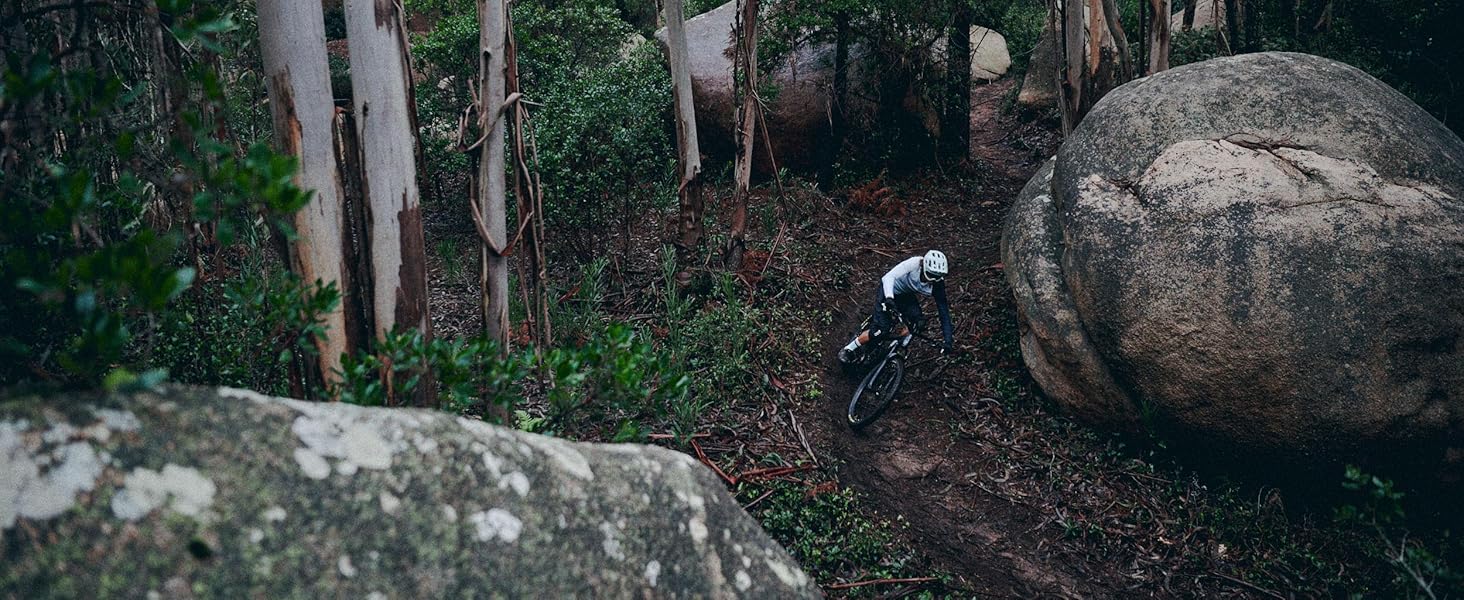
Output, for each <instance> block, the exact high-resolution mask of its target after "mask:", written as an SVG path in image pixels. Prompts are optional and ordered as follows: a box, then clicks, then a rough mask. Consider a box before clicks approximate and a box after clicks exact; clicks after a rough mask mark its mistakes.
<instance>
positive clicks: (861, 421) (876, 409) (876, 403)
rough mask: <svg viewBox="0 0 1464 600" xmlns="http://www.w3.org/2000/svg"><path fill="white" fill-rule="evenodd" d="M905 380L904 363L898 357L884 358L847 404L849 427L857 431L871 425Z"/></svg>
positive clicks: (866, 377)
mask: <svg viewBox="0 0 1464 600" xmlns="http://www.w3.org/2000/svg"><path fill="white" fill-rule="evenodd" d="M904 379H905V361H904V359H902V358H900V357H899V356H891V357H889V358H886V359H885V360H884V361H882V362H881V363H880V364H877V365H875V366H874V368H873V369H870V370H869V373H868V374H867V375H865V376H864V380H863V381H861V382H859V387H858V388H857V389H855V390H854V398H853V400H851V401H850V402H849V413H848V417H849V427H851V428H853V429H855V430H858V429H863V428H864V427H865V426H866V425H869V424H870V423H873V422H874V420H875V419H878V418H879V416H880V415H882V414H884V411H885V409H887V408H889V407H890V404H891V403H892V402H893V401H894V399H895V394H897V393H899V391H900V383H901V382H902V381H904Z"/></svg>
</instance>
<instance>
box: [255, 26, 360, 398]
mask: <svg viewBox="0 0 1464 600" xmlns="http://www.w3.org/2000/svg"><path fill="white" fill-rule="evenodd" d="M257 10H258V16H259V33H260V50H261V53H262V55H263V59H264V71H265V81H266V85H267V87H268V89H269V95H270V113H271V115H272V116H273V120H274V131H275V144H276V145H277V147H278V148H279V150H280V151H281V152H284V153H288V154H291V155H293V156H295V157H297V158H298V159H299V160H300V170H299V172H298V173H297V174H296V176H295V183H296V185H298V186H299V187H300V188H301V189H304V190H308V191H312V192H314V197H313V198H312V199H311V201H310V203H309V204H308V205H306V206H305V208H303V209H301V210H300V211H298V212H296V213H295V215H294V217H293V219H294V223H293V224H294V227H295V232H296V233H297V234H298V235H299V238H298V239H296V240H295V241H294V242H293V243H291V244H290V246H289V263H290V269H291V270H292V271H294V272H295V273H296V274H297V275H299V276H300V278H301V279H302V280H304V281H305V282H307V283H308V282H316V283H317V284H318V285H321V286H325V285H329V284H331V283H334V284H336V288H337V289H338V290H339V291H340V292H341V296H342V300H343V302H342V303H341V304H339V305H337V306H336V308H335V309H333V310H331V311H329V312H327V313H326V314H324V315H322V317H323V319H324V321H325V333H324V335H322V336H320V337H318V338H316V339H315V349H316V351H317V353H318V357H317V358H316V360H315V361H314V363H313V364H312V365H310V368H308V369H307V377H306V378H307V381H308V382H309V383H310V384H312V385H311V386H309V387H316V386H320V385H321V384H327V385H328V384H331V383H334V382H335V381H337V380H338V375H337V373H338V372H339V370H340V365H341V355H342V354H343V353H347V352H351V351H352V350H354V347H353V346H351V345H350V344H349V342H348V340H347V337H346V327H345V313H344V312H343V310H342V307H343V306H344V304H345V302H344V298H345V296H347V295H349V294H352V293H354V291H355V290H352V289H349V288H348V287H347V278H346V276H345V260H344V256H343V254H344V248H345V244H346V243H347V240H346V238H345V237H344V235H343V217H342V215H343V208H344V206H343V205H344V194H343V190H342V186H341V178H340V170H339V168H338V165H337V163H336V154H335V139H334V137H335V136H334V135H333V132H332V129H333V125H334V121H335V105H334V103H333V102H332V99H331V90H330V69H329V67H328V66H327V65H326V53H325V20H324V16H323V15H322V13H321V7H320V5H319V4H314V3H309V2H306V3H299V2H290V1H286V0H259V2H258V4H257ZM307 389H308V388H307Z"/></svg>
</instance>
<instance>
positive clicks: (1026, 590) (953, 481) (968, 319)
mask: <svg viewBox="0 0 1464 600" xmlns="http://www.w3.org/2000/svg"><path fill="white" fill-rule="evenodd" d="M1011 85H1012V84H1011V83H1010V81H1001V82H998V83H995V84H991V85H982V86H978V87H977V88H976V93H975V94H973V98H972V105H973V123H972V158H973V160H974V161H976V168H977V169H979V170H981V171H984V173H982V175H981V177H982V181H983V183H984V184H985V185H983V186H981V187H980V190H981V192H980V193H979V194H973V195H970V196H967V197H962V198H938V197H916V198H910V199H908V200H906V204H907V207H908V209H909V214H910V218H909V219H908V221H907V223H906V226H905V227H903V228H896V229H894V230H893V231H890V232H889V233H888V240H887V243H883V244H875V245H873V246H859V247H850V248H845V249H841V250H843V251H842V252H840V253H839V256H838V258H839V259H841V260H843V261H845V262H846V264H850V265H853V266H854V269H855V275H854V276H852V277H851V278H850V280H851V281H852V282H856V283H855V285H856V287H855V289H851V290H848V294H846V295H845V297H843V298H830V299H829V300H830V301H831V302H832V303H835V305H837V306H839V310H838V312H837V319H836V326H835V327H834V328H833V330H832V331H831V332H829V334H828V336H827V337H826V338H825V339H824V342H823V349H824V352H823V356H824V357H825V359H824V360H823V362H822V367H823V372H822V374H821V378H822V381H823V383H824V392H825V394H826V399H827V402H825V403H824V404H823V406H821V407H818V408H813V409H812V410H814V411H816V414H810V415H808V421H810V422H813V423H816V424H817V425H816V426H815V427H813V429H814V434H813V436H814V438H815V439H816V440H817V441H816V442H815V447H816V449H817V450H822V451H826V452H828V453H829V454H830V455H832V456H833V457H835V458H837V459H838V462H839V463H841V464H842V466H841V467H840V468H839V469H838V479H839V481H840V483H841V484H844V485H848V486H852V487H854V488H855V489H856V490H858V491H860V492H862V493H863V494H864V495H865V496H866V498H867V499H868V500H869V502H870V503H871V504H872V505H873V506H875V507H878V509H879V510H882V511H887V512H893V513H897V514H899V515H901V516H903V517H904V519H905V520H906V521H907V522H908V523H909V532H908V534H909V535H910V536H911V538H912V540H911V541H912V542H914V543H915V545H916V546H917V547H918V548H920V549H921V550H923V551H924V552H926V553H927V554H928V555H929V556H930V558H932V559H933V560H934V561H935V562H936V563H937V565H938V566H940V567H942V568H943V569H944V570H947V571H948V572H950V573H952V574H955V575H956V576H957V577H958V578H959V579H960V580H961V581H960V584H961V586H962V587H966V588H968V589H969V590H971V591H974V592H979V593H983V594H991V595H993V596H1000V597H1029V598H1030V597H1047V596H1056V597H1077V596H1082V597H1091V596H1095V595H1110V594H1112V593H1113V592H1114V591H1115V590H1114V588H1112V587H1110V586H1109V585H1107V582H1105V581H1103V578H1102V577H1099V578H1095V577H1093V575H1094V574H1093V573H1091V572H1084V569H1082V567H1081V565H1079V564H1075V562H1074V561H1073V560H1072V557H1071V556H1068V555H1065V553H1064V552H1062V550H1061V548H1062V547H1063V544H1062V543H1060V540H1059V539H1057V538H1058V537H1059V535H1060V534H1056V533H1054V532H1053V531H1052V530H1051V528H1047V527H1046V525H1048V524H1050V523H1051V521H1052V519H1051V515H1044V514H1041V513H1040V512H1038V510H1036V508H1037V507H1035V506H1026V505H1022V504H1014V503H1013V502H1011V501H1010V500H1008V499H1007V498H1005V497H1003V496H999V495H996V494H993V493H989V492H985V491H983V490H982V489H980V487H978V486H977V485H976V484H975V483H973V481H974V480H975V479H976V478H981V477H984V476H986V475H987V473H984V472H983V471H984V469H985V468H986V467H987V466H988V465H989V464H991V462H992V461H991V460H990V456H989V452H983V451H982V450H981V448H980V446H981V445H982V444H981V442H980V441H972V440H965V439H961V437H960V436H957V435H954V433H955V427H956V426H957V425H958V424H959V423H961V422H963V421H965V420H967V419H968V418H969V414H968V413H969V412H970V411H973V410H979V409H980V407H981V406H982V405H984V404H997V405H999V401H997V400H995V399H994V398H992V397H991V396H992V395H993V392H992V391H991V387H990V382H989V377H988V374H987V373H986V371H987V370H988V369H990V368H993V367H997V365H990V364H986V363H985V362H984V360H983V357H976V358H974V359H973V358H972V357H970V356H968V357H967V358H966V359H965V360H949V361H947V360H945V359H936V358H934V356H935V354H934V352H933V351H932V349H931V348H929V347H921V346H918V345H917V346H916V347H915V350H913V351H912V355H911V362H910V369H908V372H909V377H908V380H907V382H906V384H905V385H904V386H903V389H902V390H901V393H900V396H899V397H898V398H897V399H896V401H895V404H894V405H893V406H892V407H891V408H890V409H889V410H888V411H887V412H886V413H885V414H884V415H883V416H882V417H881V418H880V420H878V421H876V422H875V423H874V424H872V425H871V426H869V427H868V428H866V429H865V430H864V431H863V432H860V433H855V432H853V431H852V430H850V429H849V428H848V426H847V425H846V422H845V417H844V412H845V408H846V406H847V402H848V399H849V398H850V396H851V395H852V393H853V391H854V387H855V386H856V385H857V383H858V381H857V376H850V375H846V374H844V373H843V372H842V370H841V369H840V368H839V365H838V363H837V360H835V358H834V356H835V354H836V353H837V351H838V349H839V347H841V346H842V345H844V344H845V343H847V341H848V338H849V337H850V335H851V332H853V331H855V330H856V329H857V327H858V325H859V323H860V321H861V320H862V319H863V318H864V316H865V315H866V314H867V313H868V311H869V309H870V304H871V301H869V298H872V297H873V296H874V293H873V292H872V289H873V286H874V285H876V283H875V282H877V281H878V278H879V276H880V275H882V274H883V272H884V270H886V269H888V268H889V267H890V266H892V265H893V264H894V263H895V262H898V261H899V260H901V259H903V258H905V257H907V256H912V255H916V254H920V253H922V252H923V251H924V250H925V249H928V248H938V249H942V250H943V251H945V252H946V253H947V254H948V255H949V256H950V257H951V260H952V276H951V278H950V279H949V280H948V284H947V285H948V293H949V296H950V301H951V304H952V311H953V313H954V314H953V317H954V321H955V323H956V338H957V345H958V347H960V348H961V349H962V350H965V351H967V352H969V351H971V350H973V342H974V341H976V340H977V338H979V337H980V336H983V335H991V334H992V332H993V330H994V328H995V327H996V326H998V324H997V322H998V321H999V320H1001V319H1006V318H1010V315H1008V314H1007V313H1009V312H1010V308H1009V307H1010V304H1011V301H1010V297H1009V294H1008V292H1007V290H1006V285H1005V282H1004V280H1003V277H1004V275H1003V272H1002V268H1001V267H1002V265H1001V264H1000V261H1001V258H1000V243H999V242H1000V238H1001V226H1002V219H1003V215H1004V214H1005V209H1006V207H1007V205H1008V203H1009V202H1010V200H1011V199H1012V198H1013V197H1014V196H1015V194H1016V191H1017V190H1018V189H1020V187H1021V186H1022V184H1024V183H1025V181H1026V177H1027V176H1029V175H1030V174H1031V173H1032V172H1033V171H1035V170H1036V167H1037V166H1038V164H1040V163H1039V161H1040V160H1041V157H1042V155H1043V154H1045V152H1040V151H1039V152H1034V151H1031V150H1024V149H1019V148H1016V147H1014V145H1013V144H1011V143H1010V142H1011V140H1013V139H1016V138H1017V136H1019V135H1021V133H1020V132H1019V126H1018V125H1017V124H1015V123H1013V122H1011V121H1009V120H1008V118H1006V117H1003V116H1002V115H1001V111H1000V102H1001V101H1002V98H1003V94H1005V93H1006V92H1007V91H1008V90H1009V89H1010V86H1011ZM1039 145H1041V143H1040V142H1039ZM856 219H857V217H856ZM867 221H869V222H867V223H861V225H864V226H866V227H869V228H871V229H872V230H875V231H878V230H879V229H880V227H881V225H880V224H879V223H878V222H877V221H878V220H877V219H875V218H873V217H870V218H868V219H867ZM927 304H929V303H928V302H927ZM933 311H934V308H933V306H927V311H926V312H927V313H928V314H930V313H933ZM930 329H931V331H932V332H934V331H936V327H935V321H934V319H933V318H932V320H931V327H930ZM984 358H985V359H986V360H990V359H992V358H993V357H984ZM1002 366H1004V367H1005V368H1009V369H1010V368H1014V367H1015V365H1010V364H1008V365H1002Z"/></svg>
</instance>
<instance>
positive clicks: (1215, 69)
mask: <svg viewBox="0 0 1464 600" xmlns="http://www.w3.org/2000/svg"><path fill="white" fill-rule="evenodd" d="M1002 251H1003V255H1004V259H1005V263H1006V266H1007V278H1008V282H1009V283H1010V285H1011V287H1012V289H1013V292H1014V293H1015V296H1016V303H1017V308H1018V314H1019V317H1020V320H1021V324H1022V339H1021V346H1022V354H1023V357H1024V359H1025V361H1026V363H1027V365H1028V366H1029V368H1030V370H1031V372H1032V375H1033V377H1034V379H1035V380H1036V381H1037V383H1038V384H1039V385H1040V386H1041V387H1042V389H1043V390H1044V391H1045V392H1046V394H1047V395H1048V396H1049V397H1050V398H1052V399H1053V400H1055V401H1056V402H1057V403H1058V404H1060V405H1061V406H1063V407H1065V408H1066V409H1067V410H1068V411H1070V412H1071V413H1072V414H1074V415H1076V416H1078V417H1081V418H1082V419H1084V420H1086V421H1089V422H1091V423H1096V424H1099V425H1104V426H1110V427H1115V428H1120V429H1138V428H1141V427H1146V426H1147V427H1151V428H1155V429H1159V430H1161V431H1163V432H1165V433H1168V434H1171V435H1172V436H1174V437H1175V438H1176V439H1183V440H1188V441H1191V442H1194V443H1197V444H1200V445H1202V446H1203V447H1205V448H1207V449H1209V450H1211V451H1218V452H1222V453H1230V454H1233V455H1234V456H1237V457H1241V456H1248V457H1252V458H1254V457H1269V458H1274V459H1276V460H1278V461H1280V463H1279V464H1294V465H1307V464H1317V461H1323V462H1326V463H1334V462H1338V461H1359V462H1363V463H1366V464H1378V465H1386V466H1387V468H1389V469H1392V471H1390V472H1401V471H1419V472H1421V473H1420V474H1422V475H1426V476H1428V477H1431V478H1437V479H1442V480H1444V481H1452V480H1455V479H1457V477H1458V476H1459V475H1460V471H1461V467H1464V343H1461V340H1464V142H1461V141H1460V140H1459V138H1458V137H1456V136H1455V135H1454V134H1453V133H1451V132H1450V131H1449V130H1448V129H1446V128H1445V127H1444V126H1443V125H1442V124H1440V123H1439V122H1438V121H1437V120H1436V119H1434V118H1433V117H1432V116H1430V115H1429V114H1428V113H1426V112H1424V111H1423V110H1422V109H1420V108H1419V107H1418V106H1417V105H1415V104H1413V103H1412V102H1411V101H1409V100H1408V99H1407V98H1405V97H1404V96H1403V95H1402V94H1399V93H1398V92H1396V91H1394V90H1393V89H1392V88H1389V87H1388V86H1387V85H1385V84H1383V83H1382V82H1379V81H1378V80H1376V79H1373V78H1372V77H1370V76H1368V75H1366V74H1364V73H1363V72H1362V71H1359V70H1357V69H1355V68H1352V67H1350V66H1347V65H1344V64H1340V63H1337V62H1333V61H1330V60H1327V59H1324V58H1319V57H1315V56H1309V55H1302V54H1284V53H1262V54H1247V55H1242V56H1236V57H1231V58H1222V59H1216V60H1211V61H1207V62H1203V63H1198V64H1194V65H1187V66H1183V67H1178V68H1175V69H1171V70H1169V71H1166V72H1163V73H1160V74H1158V75H1154V76H1152V77H1148V78H1144V79H1140V80H1137V81H1134V82H1132V83H1129V84H1128V85H1125V86H1122V87H1120V88H1118V89H1117V90H1115V91H1113V92H1112V93H1110V94H1109V95H1108V96H1106V97H1105V98H1104V99H1103V100H1102V101H1100V102H1099V103H1098V105H1097V106H1096V107H1094V109H1093V111H1092V112H1091V113H1089V114H1088V116H1087V117H1086V118H1085V119H1084V120H1083V121H1082V123H1081V124H1080V126H1079V127H1078V128H1077V129H1076V131H1074V133H1073V135H1072V136H1071V137H1069V138H1068V140H1067V141H1066V142H1065V143H1064V144H1063V145H1062V148H1061V149H1060V150H1059V152H1058V154H1057V156H1056V158H1055V159H1054V160H1053V161H1051V162H1049V164H1048V165H1046V166H1045V167H1043V169H1042V170H1041V171H1040V172H1039V173H1038V174H1037V176H1035V177H1033V178H1032V180H1031V181H1030V182H1028V184H1027V186H1026V188H1025V189H1023V190H1022V192H1021V194H1020V197H1019V198H1018V200H1017V202H1016V203H1015V205H1014V206H1013V209H1012V212H1011V215H1010V217H1009V219H1008V221H1007V224H1006V231H1005V235H1004V238H1003V250H1002Z"/></svg>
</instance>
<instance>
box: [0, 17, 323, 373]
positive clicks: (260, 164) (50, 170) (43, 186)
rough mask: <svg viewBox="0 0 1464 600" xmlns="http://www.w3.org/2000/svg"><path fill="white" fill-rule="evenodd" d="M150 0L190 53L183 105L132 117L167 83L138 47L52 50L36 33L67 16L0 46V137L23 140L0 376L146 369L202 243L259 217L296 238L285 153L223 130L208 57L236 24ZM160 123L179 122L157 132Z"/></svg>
mask: <svg viewBox="0 0 1464 600" xmlns="http://www.w3.org/2000/svg"><path fill="white" fill-rule="evenodd" d="M158 4H159V6H158V8H159V10H161V11H163V12H164V13H167V15H168V18H169V19H171V22H172V25H171V27H170V28H169V31H170V32H171V34H172V35H173V36H174V38H175V40H174V41H176V43H179V44H182V45H183V47H184V48H185V49H187V51H188V52H190V53H191V54H190V55H189V56H190V57H192V58H193V59H195V60H197V62H196V63H191V64H189V65H185V67H186V69H185V70H184V71H183V73H181V74H179V75H177V76H179V77H182V78H183V79H182V80H181V85H180V86H179V89H178V90H177V91H178V92H181V93H183V94H186V98H185V99H186V100H187V101H189V102H190V103H189V104H187V106H188V108H187V110H184V111H182V112H180V113H179V114H177V115H154V116H153V117H150V118H146V119H144V118H140V115H144V114H149V113H148V111H149V109H150V107H149V106H147V105H145V104H144V103H145V102H147V101H149V100H151V97H150V96H149V94H156V93H158V90H157V89H156V86H160V85H164V84H165V82H163V81H156V80H150V79H148V78H147V77H146V75H145V70H144V69H143V68H142V66H140V65H138V64H136V61H137V60H138V57H136V56H130V57H129V56H118V57H114V58H115V60H111V61H96V60H73V59H71V58H66V59H65V60H62V57H57V56H52V55H51V52H52V49H51V48H52V45H51V44H50V43H49V38H45V36H46V35H48V34H56V35H60V36H62V37H65V36H66V35H68V34H67V32H65V31H61V29H62V28H64V27H66V26H67V25H66V24H67V23H71V24H72V25H74V22H73V21H74V20H73V21H68V20H65V19H62V20H57V21H56V22H54V24H52V22H50V21H45V22H44V23H42V22H36V23H31V24H32V25H36V26H37V27H35V28H30V29H23V30H22V33H21V35H22V36H27V35H28V36H31V37H35V36H41V37H42V38H44V39H40V40H36V39H25V40H17V43H15V44H7V45H6V48H5V49H4V64H5V68H4V70H3V73H0V107H3V108H4V110H5V111H6V119H7V120H8V121H7V122H9V123H13V124H16V125H17V129H15V130H13V131H9V132H8V135H13V136H15V138H16V139H23V140H31V141H30V142H27V143H21V144H14V145H7V146H6V147H5V149H4V151H3V154H5V155H6V156H5V157H4V160H5V161H6V162H7V166H6V167H5V170H4V173H3V176H0V197H3V198H4V202H3V203H0V222H3V223H4V224H5V225H4V227H3V228H0V322H3V323H5V324H6V327H5V330H4V331H3V332H0V386H3V385H12V384H16V383H22V382H31V381H46V382H51V383H59V384H68V385H80V386H90V385H96V384H98V383H100V382H102V381H103V380H104V379H108V380H111V381H114V382H115V381H117V380H118V378H117V377H108V376H107V373H109V372H112V373H119V374H121V373H130V372H146V371H147V369H146V367H147V366H148V365H147V364H145V363H146V362H147V361H149V360H150V359H151V358H152V356H151V355H152V353H151V351H150V349H151V348H154V347H155V346H156V340H154V339H152V337H153V336H154V335H155V333H156V332H157V331H159V330H161V329H163V326H162V324H163V323H166V321H167V319H169V318H170V314H169V312H168V310H167V309H168V307H169V305H170V304H171V303H173V302H174V301H175V300H177V299H178V298H180V297H182V296H183V295H184V294H185V292H187V291H188V290H189V288H190V287H191V286H192V285H193V283H194V279H195V277H196V276H197V268H198V267H200V266H205V258H204V256H202V253H201V248H200V246H201V245H203V243H204V242H205V241H207V242H209V243H216V244H218V245H220V246H228V245H231V244H233V243H234V240H235V237H236V234H238V233H239V232H241V231H245V230H248V229H250V228H252V227H254V222H255V220H256V219H259V218H261V217H262V218H263V220H264V222H266V223H269V224H271V225H274V226H275V227H276V228H277V229H278V230H279V231H280V232H281V233H282V234H283V235H289V234H290V230H289V226H288V223H287V222H285V220H284V217H285V216H286V215H288V214H289V213H291V212H293V211H295V210H297V209H299V208H300V207H301V206H303V205H304V204H305V202H306V201H308V196H307V194H305V193H304V192H302V191H301V190H299V189H298V188H295V187H294V185H293V184H292V182H291V177H292V176H293V174H294V172H295V161H294V160H293V159H291V158H290V157H287V156H282V155H278V154H275V153H273V152H272V151H270V150H269V148H268V147H266V146H264V145H262V144H254V145H251V146H250V147H249V149H248V150H247V151H246V152H244V153H242V155H241V154H240V153H239V152H238V150H237V149H236V147H235V146H234V145H233V143H230V142H226V141H224V140H221V139H218V138H217V137H216V134H217V129H218V128H219V127H218V126H219V123H218V122H217V121H216V119H219V118H223V117H225V116H227V112H228V111H227V104H226V100H225V94H224V87H223V86H224V80H223V78H222V77H221V75H220V73H219V72H218V70H217V69H216V68H215V67H213V66H211V65H212V63H211V62H210V61H209V60H205V59H207V58H209V57H213V56H216V55H218V54H219V53H221V52H222V50H223V45H222V44H221V39H222V38H221V36H223V35H225V34H227V33H228V32H230V31H232V30H233V29H234V28H235V26H236V24H235V22H234V21H232V20H231V19H230V18H229V17H228V16H227V15H225V14H224V13H222V12H221V11H220V10H219V9H218V8H217V7H214V6H211V5H198V6H193V4H192V3H191V2H186V1H182V0H173V1H169V2H159V3H158ZM38 21H44V20H38ZM53 25H54V27H53ZM102 25H104V26H108V27H110V26H111V25H110V24H108V23H103V24H102ZM52 28H54V29H56V31H52ZM81 42H83V43H93V40H91V39H87V38H83V39H81ZM101 50H105V48H101V49H100V50H99V52H100V51H101ZM103 56H104V55H103ZM88 58H95V55H93V56H89V57H88ZM174 117H176V118H174ZM159 122H162V123H167V124H169V125H172V126H173V127H174V130H173V131H167V130H164V132H163V133H162V134H160V133H159V132H158V131H157V129H158V128H159ZM60 140H65V142H59V141H60ZM58 144H59V145H58ZM179 215H181V217H180V216H179ZM175 219H176V220H175ZM185 227H188V228H190V229H192V233H191V237H192V238H193V239H189V238H188V237H185V235H184V233H183V231H184V228H185ZM185 242H190V244H189V245H185ZM185 248H187V249H188V250H189V254H191V256H189V257H188V258H192V259H193V260H192V261H191V262H192V264H191V265H189V266H182V263H184V249H185ZM207 266H213V265H212V264H208V265H207ZM139 334H141V336H140V337H139ZM134 344H136V346H134ZM129 348H131V349H130V350H129Z"/></svg>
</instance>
